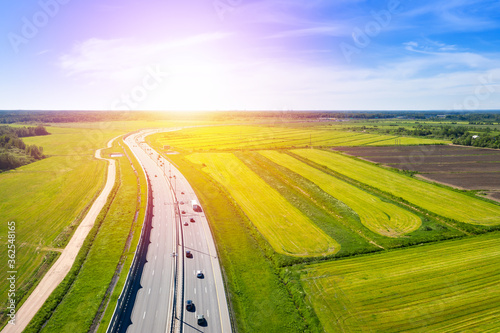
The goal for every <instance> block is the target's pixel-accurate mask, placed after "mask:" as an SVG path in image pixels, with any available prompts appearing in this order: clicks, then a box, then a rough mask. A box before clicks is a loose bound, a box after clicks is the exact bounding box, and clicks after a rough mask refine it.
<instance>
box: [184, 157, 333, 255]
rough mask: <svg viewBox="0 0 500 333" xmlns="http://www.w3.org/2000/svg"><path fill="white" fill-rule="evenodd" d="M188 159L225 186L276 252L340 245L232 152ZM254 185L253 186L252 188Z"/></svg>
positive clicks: (322, 251)
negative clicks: (203, 166) (202, 167)
mask: <svg viewBox="0 0 500 333" xmlns="http://www.w3.org/2000/svg"><path fill="white" fill-rule="evenodd" d="M188 159H189V160H190V161H191V162H193V163H198V164H202V165H206V167H205V168H204V169H203V170H204V171H205V172H207V173H208V174H209V175H210V176H211V177H212V178H214V179H215V180H217V181H218V182H219V183H220V184H221V185H223V186H225V187H226V189H227V191H228V192H229V193H230V194H231V196H232V197H233V198H234V199H235V200H236V201H237V202H238V204H240V205H241V207H242V209H243V211H244V212H245V214H246V215H247V216H248V217H249V218H250V220H251V221H252V223H253V224H254V225H255V226H256V227H257V229H258V230H259V231H260V232H261V233H262V235H263V236H264V237H265V238H266V239H267V241H268V242H269V243H270V244H271V246H272V247H273V248H274V249H275V251H276V252H278V253H281V254H287V255H294V256H318V255H327V254H332V253H335V252H337V251H339V249H340V246H339V244H338V243H337V242H336V241H335V240H333V239H332V238H331V237H329V236H328V235H326V234H325V233H324V232H323V231H322V230H321V229H319V228H318V227H317V226H316V225H315V224H313V223H312V222H311V221H310V220H309V219H308V218H307V217H306V216H305V215H304V214H303V213H301V212H300V211H299V210H298V209H297V208H295V207H294V206H293V205H291V204H290V203H289V202H288V201H287V200H286V199H284V198H283V197H282V196H281V195H280V194H279V193H278V192H277V191H276V190H274V189H273V188H272V187H270V186H269V185H268V184H267V183H266V182H265V181H263V180H262V179H261V178H260V177H259V176H257V175H256V174H255V173H253V172H252V171H251V170H250V169H249V168H248V167H247V166H245V164H243V162H241V161H240V160H239V159H238V158H237V157H235V156H234V155H233V154H230V153H217V154H210V153H207V154H193V155H189V156H188ZM249 184H251V187H249Z"/></svg>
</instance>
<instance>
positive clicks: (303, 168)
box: [260, 151, 422, 237]
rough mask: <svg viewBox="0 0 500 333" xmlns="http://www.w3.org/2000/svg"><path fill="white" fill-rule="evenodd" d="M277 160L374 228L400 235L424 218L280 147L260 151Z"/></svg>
mask: <svg viewBox="0 0 500 333" xmlns="http://www.w3.org/2000/svg"><path fill="white" fill-rule="evenodd" d="M260 154H261V155H263V156H265V157H267V158H269V159H270V160H271V161H273V162H274V163H277V164H279V165H281V166H284V167H286V168H288V169H289V170H291V171H293V172H295V173H297V174H299V175H301V176H303V177H305V178H307V179H309V180H310V181H312V182H313V183H315V184H316V185H318V186H319V187H320V188H321V189H322V190H323V191H325V192H326V193H328V194H330V195H331V196H333V197H335V198H336V199H338V200H340V201H342V202H344V203H345V204H346V205H347V206H349V207H350V208H351V209H353V210H354V211H355V212H356V213H357V214H358V216H359V217H360V219H361V223H363V225H364V226H365V227H367V228H368V229H370V230H371V231H373V232H375V233H378V234H380V235H383V236H387V237H399V236H402V235H405V234H408V233H410V232H412V231H414V230H416V229H418V228H419V227H420V225H421V223H422V221H421V219H420V218H419V217H418V216H416V215H414V214H412V213H411V212H409V211H407V210H405V209H403V208H400V207H398V206H396V205H394V204H391V203H388V202H384V201H382V200H381V199H379V198H378V197H376V196H374V195H372V194H369V193H367V192H365V191H363V190H361V189H359V188H357V187H355V186H353V185H351V184H348V183H346V182H344V181H342V180H340V179H337V178H335V177H333V176H331V175H328V174H326V173H324V172H322V171H320V170H318V169H315V168H313V167H311V166H309V165H307V164H305V163H303V162H300V161H298V160H297V159H295V158H293V157H291V156H289V155H287V154H283V153H279V152H277V151H260Z"/></svg>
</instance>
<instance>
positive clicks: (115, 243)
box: [31, 140, 145, 332]
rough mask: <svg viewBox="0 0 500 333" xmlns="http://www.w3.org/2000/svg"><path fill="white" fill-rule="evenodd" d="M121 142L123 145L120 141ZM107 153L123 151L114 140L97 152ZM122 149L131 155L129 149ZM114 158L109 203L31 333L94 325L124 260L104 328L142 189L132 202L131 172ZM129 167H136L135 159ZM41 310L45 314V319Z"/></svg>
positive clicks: (135, 228)
mask: <svg viewBox="0 0 500 333" xmlns="http://www.w3.org/2000/svg"><path fill="white" fill-rule="evenodd" d="M120 142H121V140H120ZM121 145H122V146H125V144H124V143H121ZM110 152H122V153H124V150H123V148H122V147H121V146H120V145H119V144H118V142H115V143H114V145H113V148H110V149H107V150H105V151H104V152H103V154H102V155H103V156H104V157H107V155H109V153H110ZM128 153H129V156H131V157H132V155H131V153H130V151H128ZM115 159H116V160H117V161H118V173H117V176H118V179H117V188H116V193H115V194H114V198H113V199H112V201H109V206H108V207H106V209H105V210H103V212H102V213H101V215H100V218H99V219H98V220H97V221H96V225H95V226H94V228H93V230H92V232H91V234H90V237H89V238H88V239H87V241H86V243H87V246H86V247H84V248H82V251H80V253H79V258H80V259H81V262H79V263H78V264H77V265H75V266H78V267H73V269H72V271H74V272H75V274H73V275H71V274H69V275H68V276H69V278H72V280H69V279H66V280H65V281H64V282H63V283H62V284H61V287H63V286H66V290H65V291H63V290H59V293H58V292H57V291H56V292H55V293H54V294H53V295H51V301H49V302H47V303H48V304H46V305H44V308H45V309H43V310H42V311H41V313H39V314H38V315H37V318H35V320H34V321H33V322H32V323H31V330H32V331H33V332H35V331H38V330H39V329H40V328H41V325H42V324H43V325H44V326H43V329H42V330H41V332H61V331H67V332H88V331H89V329H90V328H91V327H92V328H93V327H94V326H95V325H96V324H98V323H99V319H100V317H101V312H103V311H104V306H106V305H107V304H108V300H109V297H110V295H109V292H110V291H111V290H108V289H109V286H110V283H112V279H113V277H114V273H115V270H116V268H117V265H118V263H119V262H121V261H124V260H125V263H126V264H125V265H124V267H123V270H122V274H121V275H120V280H119V281H118V284H117V285H116V287H115V289H114V293H113V294H112V297H111V302H110V303H109V306H108V308H107V310H108V311H107V312H106V314H107V315H106V319H105V320H103V325H102V327H100V330H101V331H105V329H106V328H107V324H108V323H109V319H110V316H111V314H112V312H113V310H114V307H115V305H116V300H117V297H118V295H119V292H121V289H122V287H123V283H124V279H125V277H126V275H127V272H128V268H129V266H130V263H131V260H132V258H133V254H134V251H135V245H136V244H137V242H138V237H139V234H140V228H141V225H142V219H143V217H144V205H145V190H144V189H142V196H141V202H139V201H138V200H137V198H138V190H139V188H138V184H137V176H136V174H135V173H134V170H133V169H132V167H131V165H130V162H129V160H128V158H127V157H126V156H123V157H118V158H115ZM135 165H136V168H137V167H138V165H137V163H135ZM137 170H138V172H140V173H139V175H142V177H141V178H142V184H144V177H143V174H142V172H141V170H140V169H137ZM139 209H140V214H139V213H138V212H139ZM136 214H138V220H137V221H134V217H135V216H136ZM134 222H136V223H134ZM132 231H133V232H134V241H133V242H132V244H131V246H130V247H129V248H128V249H126V251H125V253H124V249H125V246H126V244H127V240H128V236H129V233H130V232H132ZM80 265H81V266H80ZM58 289H62V288H58ZM58 294H59V296H58V298H59V299H57V296H56V298H54V296H55V295H58ZM51 306H52V307H53V306H57V308H55V309H53V308H50V307H51ZM44 310H45V311H44ZM46 314H50V318H48V320H47V318H46V317H47V315H46Z"/></svg>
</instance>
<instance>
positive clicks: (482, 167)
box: [363, 157, 500, 174]
mask: <svg viewBox="0 0 500 333" xmlns="http://www.w3.org/2000/svg"><path fill="white" fill-rule="evenodd" d="M363 159H366V160H368V161H370V159H369V158H364V157H363ZM384 164H385V165H387V166H390V167H392V168H398V169H405V170H411V171H417V172H420V173H425V174H434V173H446V174H459V173H476V174H481V173H483V174H490V173H499V172H500V163H487V162H486V163H474V162H470V163H448V164H442V163H405V162H402V163H387V164H386V163H384Z"/></svg>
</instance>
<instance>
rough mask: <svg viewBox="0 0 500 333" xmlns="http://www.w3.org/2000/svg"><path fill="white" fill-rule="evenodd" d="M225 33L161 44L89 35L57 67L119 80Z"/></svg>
mask: <svg viewBox="0 0 500 333" xmlns="http://www.w3.org/2000/svg"><path fill="white" fill-rule="evenodd" d="M229 36H230V34H229V33H219V32H216V33H204V34H200V35H195V36H189V37H187V38H183V39H177V40H171V41H167V42H162V43H151V44H141V43H137V42H135V41H133V40H130V39H108V40H104V39H98V38H91V39H88V40H86V41H84V42H80V43H77V44H75V45H74V47H73V49H72V50H71V52H69V53H67V54H64V55H62V56H61V57H60V58H59V66H60V68H61V69H63V71H64V72H65V73H66V74H67V75H68V76H81V77H84V78H92V79H95V80H99V79H103V80H109V79H111V80H113V79H114V80H122V79H123V78H124V77H130V76H132V75H134V73H137V71H138V70H141V71H142V70H143V68H144V67H145V66H149V65H151V64H156V63H164V62H166V59H168V58H172V57H176V56H177V57H180V56H179V54H183V53H189V51H190V50H193V49H196V47H197V46H204V47H206V46H207V44H208V45H209V44H210V43H212V42H215V41H218V40H221V39H224V38H227V37H229Z"/></svg>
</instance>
